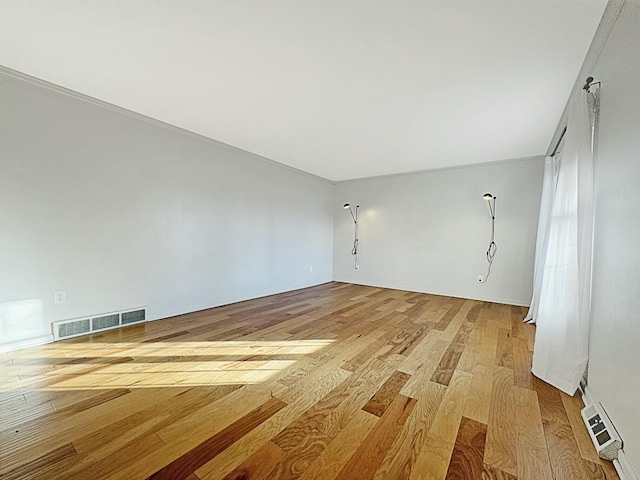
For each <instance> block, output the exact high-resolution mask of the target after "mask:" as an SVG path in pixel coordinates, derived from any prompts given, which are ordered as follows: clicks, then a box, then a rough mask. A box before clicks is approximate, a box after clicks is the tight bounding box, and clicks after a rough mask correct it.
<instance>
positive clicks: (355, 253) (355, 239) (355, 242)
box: [351, 207, 358, 269]
mask: <svg viewBox="0 0 640 480" xmlns="http://www.w3.org/2000/svg"><path fill="white" fill-rule="evenodd" d="M351 216H352V217H353V248H352V249H351V255H353V256H354V257H355V258H354V259H353V262H354V263H353V268H356V269H357V268H358V207H356V216H355V217H354V216H353V213H351Z"/></svg>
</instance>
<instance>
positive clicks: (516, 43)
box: [0, 0, 606, 180]
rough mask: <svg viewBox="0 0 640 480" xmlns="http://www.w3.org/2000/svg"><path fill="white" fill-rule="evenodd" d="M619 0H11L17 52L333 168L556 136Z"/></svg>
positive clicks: (371, 169) (514, 147) (543, 145)
mask: <svg viewBox="0 0 640 480" xmlns="http://www.w3.org/2000/svg"><path fill="white" fill-rule="evenodd" d="M605 6H606V1H604V0H547V1H545V0H402V1H397V0H396V1H392V0H388V1H387V0H385V1H383V0H297V1H296V0H289V1H285V0H271V1H267V0H225V1H211V0H186V1H185V0H110V1H102V2H95V1H87V0H66V1H62V0H56V1H53V0H51V1H48V0H37V1H36V0H2V1H1V2H0V65H4V66H6V67H9V68H11V69H14V70H18V71H20V72H23V73H26V74H29V75H32V76H35V77H38V78H41V79H43V80H47V81H49V82H52V83H55V84H58V85H61V86H63V87H66V88H69V89H71V90H75V91H77V92H80V93H83V94H85V95H89V96H92V97H95V98H98V99H100V100H104V101H106V102H110V103H113V104H115V105H118V106H121V107H124V108H127V109H129V110H133V111H135V112H139V113H142V114H144V115H147V116H150V117H153V118H156V119H158V120H162V121H164V122H167V123H170V124H173V125H176V126H179V127H182V128H185V129H187V130H191V131H193V132H196V133H199V134H201V135H204V136H206V137H210V138H213V139H216V140H219V141H221V142H224V143H228V144H230V145H233V146H236V147H239V148H241V149H244V150H247V151H250V152H253V153H256V154H258V155H262V156H264V157H267V158H269V159H272V160H275V161H277V162H281V163H284V164H287V165H290V166H292V167H295V168H298V169H300V170H304V171H306V172H310V173H313V174H315V175H319V176H321V177H324V178H327V179H330V180H344V179H351V178H360V177H368V176H376V175H385V174H393V173H401V172H409V171H418V170H425V169H432V168H440V167H447V166H455V165H467V164H473V163H482V162H492V161H497V160H505V159H512V158H521V157H527V156H533V155H542V154H544V153H545V151H546V150H547V147H548V145H549V142H550V140H551V136H552V135H553V132H554V130H555V127H556V126H557V123H558V121H559V119H560V116H561V114H562V110H563V108H564V105H565V103H566V101H567V98H568V96H569V93H570V91H571V88H572V87H573V84H574V81H575V80H576V76H577V74H578V72H579V70H580V66H581V65H582V62H583V60H584V57H585V55H586V52H587V49H588V47H589V44H590V42H591V39H592V38H593V35H594V32H595V30H596V27H597V25H598V22H599V20H600V17H601V16H602V13H603V10H604V7H605Z"/></svg>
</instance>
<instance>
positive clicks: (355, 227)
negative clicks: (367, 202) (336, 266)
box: [343, 203, 360, 270]
mask: <svg viewBox="0 0 640 480" xmlns="http://www.w3.org/2000/svg"><path fill="white" fill-rule="evenodd" d="M343 208H344V209H345V210H349V213H350V214H351V218H352V219H353V248H352V249H351V255H353V257H354V259H353V267H354V268H355V269H356V270H360V265H358V209H359V208H360V205H356V212H355V214H354V213H353V210H352V209H351V204H349V203H345V204H344V206H343Z"/></svg>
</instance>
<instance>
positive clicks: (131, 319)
mask: <svg viewBox="0 0 640 480" xmlns="http://www.w3.org/2000/svg"><path fill="white" fill-rule="evenodd" d="M146 318H147V310H146V307H142V308H136V309H132V310H124V311H121V312H111V313H103V314H100V315H93V316H91V317H85V318H76V319H72V320H60V321H58V322H53V323H52V325H51V326H52V329H53V338H54V340H62V339H64V338H72V337H79V336H80V335H88V334H90V333H95V332H103V331H105V330H113V329H114V328H120V327H123V326H127V325H133V324H135V323H142V322H145V321H146Z"/></svg>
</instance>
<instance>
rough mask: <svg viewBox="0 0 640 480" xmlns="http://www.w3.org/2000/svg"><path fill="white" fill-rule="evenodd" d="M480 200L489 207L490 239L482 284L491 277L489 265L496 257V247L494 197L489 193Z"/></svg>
mask: <svg viewBox="0 0 640 480" xmlns="http://www.w3.org/2000/svg"><path fill="white" fill-rule="evenodd" d="M482 198H483V199H484V200H486V201H487V204H488V205H489V212H490V213H491V238H490V239H489V248H487V262H489V268H488V269H487V276H486V277H485V278H484V280H483V281H484V282H486V281H487V280H489V275H491V265H493V258H494V257H495V256H496V252H497V251H498V246H497V245H496V242H495V239H496V197H494V196H493V195H492V194H490V193H485V194H484V195H483V196H482Z"/></svg>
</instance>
